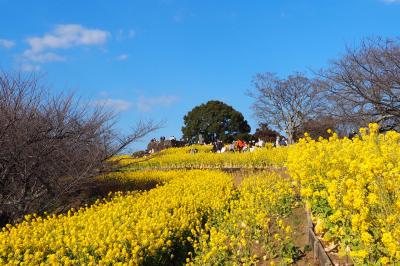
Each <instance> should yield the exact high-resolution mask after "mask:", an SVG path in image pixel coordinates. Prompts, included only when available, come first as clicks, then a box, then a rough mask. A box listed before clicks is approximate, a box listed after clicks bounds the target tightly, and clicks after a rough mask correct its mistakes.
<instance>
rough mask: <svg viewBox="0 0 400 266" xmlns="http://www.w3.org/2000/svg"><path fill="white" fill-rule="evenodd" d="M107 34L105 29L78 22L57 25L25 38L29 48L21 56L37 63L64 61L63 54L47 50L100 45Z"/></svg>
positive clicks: (108, 34) (104, 40)
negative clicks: (49, 30) (37, 34)
mask: <svg viewBox="0 0 400 266" xmlns="http://www.w3.org/2000/svg"><path fill="white" fill-rule="evenodd" d="M109 36H110V33H109V32H107V31H104V30H100V29H89V28H85V27H83V26H82V25H79V24H63V25H58V26H56V27H55V28H54V30H53V31H51V32H49V33H46V34H44V35H43V36H34V37H30V38H27V39H26V42H27V43H28V45H29V49H27V50H25V51H24V53H23V57H24V58H25V59H26V60H28V61H32V62H38V63H44V62H54V61H64V60H65V57H64V56H61V55H58V54H56V53H54V52H49V50H56V49H67V48H72V47H77V46H93V45H101V44H104V43H105V42H106V41H107V39H108V38H109Z"/></svg>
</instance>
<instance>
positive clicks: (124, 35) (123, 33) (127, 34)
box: [115, 29, 136, 41]
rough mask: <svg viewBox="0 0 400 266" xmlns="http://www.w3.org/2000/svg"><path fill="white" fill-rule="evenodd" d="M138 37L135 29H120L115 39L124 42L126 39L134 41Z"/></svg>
mask: <svg viewBox="0 0 400 266" xmlns="http://www.w3.org/2000/svg"><path fill="white" fill-rule="evenodd" d="M135 36H136V31H135V30H134V29H129V30H124V29H119V30H118V31H117V34H116V35H115V38H116V39H117V41H123V40H126V39H132V38H134V37H135Z"/></svg>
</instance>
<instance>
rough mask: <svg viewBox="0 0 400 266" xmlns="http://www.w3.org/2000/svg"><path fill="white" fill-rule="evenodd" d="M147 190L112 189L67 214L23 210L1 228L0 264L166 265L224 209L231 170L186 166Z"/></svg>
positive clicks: (189, 246) (187, 248) (181, 256)
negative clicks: (110, 193) (108, 195)
mask: <svg viewBox="0 0 400 266" xmlns="http://www.w3.org/2000/svg"><path fill="white" fill-rule="evenodd" d="M183 175H184V177H177V178H173V179H172V180H171V181H170V182H168V183H167V184H166V185H164V186H161V187H158V188H155V189H153V190H150V191H149V192H142V193H130V194H127V195H122V194H120V195H117V196H115V197H114V198H113V199H112V200H110V201H104V202H101V203H97V204H95V205H92V206H90V207H86V208H82V209H80V210H78V211H75V212H74V211H71V212H69V213H68V214H66V215H58V216H49V217H46V218H42V217H37V216H33V217H32V216H27V217H26V220H25V221H24V222H22V223H20V224H17V225H16V226H7V227H5V228H3V230H2V232H0V265H132V264H133V265H137V264H152V265H165V264H174V263H176V262H178V261H182V260H183V261H184V260H185V258H186V256H187V254H188V252H190V250H192V249H193V247H192V246H193V243H192V242H193V239H195V238H196V237H197V235H198V234H199V233H200V232H203V230H204V227H205V226H206V222H207V220H208V219H211V217H212V216H213V215H215V214H217V213H220V212H222V210H223V209H224V208H225V207H226V204H227V202H228V201H229V199H230V198H231V196H232V194H233V191H234V187H233V182H232V178H231V176H230V175H228V174H225V173H222V172H217V171H198V170H197V171H184V174H183Z"/></svg>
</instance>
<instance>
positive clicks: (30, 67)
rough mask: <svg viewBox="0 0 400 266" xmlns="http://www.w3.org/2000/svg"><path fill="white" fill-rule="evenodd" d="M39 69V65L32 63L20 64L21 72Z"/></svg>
mask: <svg viewBox="0 0 400 266" xmlns="http://www.w3.org/2000/svg"><path fill="white" fill-rule="evenodd" d="M39 70H40V66H39V65H34V64H22V65H21V71H23V72H36V71H39Z"/></svg>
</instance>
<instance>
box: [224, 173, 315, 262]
mask: <svg viewBox="0 0 400 266" xmlns="http://www.w3.org/2000/svg"><path fill="white" fill-rule="evenodd" d="M270 171H274V172H277V173H279V174H281V175H282V178H288V176H287V174H286V172H285V169H274V170H250V169H240V170H235V171H230V172H229V173H230V174H231V175H232V177H233V181H234V184H235V186H236V187H237V186H239V185H240V183H241V182H242V181H243V180H244V179H245V178H247V177H249V176H252V175H255V174H260V173H262V172H265V173H268V172H270ZM286 222H287V223H288V224H289V225H290V226H291V227H292V228H293V235H292V237H293V240H294V243H295V245H296V247H298V248H299V249H300V250H301V251H302V252H303V253H304V255H303V256H302V257H301V258H300V259H299V260H297V261H296V262H295V263H293V265H299V266H306V265H318V264H316V263H314V258H313V253H312V251H311V247H310V246H309V242H308V224H307V213H306V211H305V208H304V206H303V205H302V203H301V202H298V206H297V207H295V208H294V209H293V212H292V214H291V215H290V216H288V217H287V218H286ZM259 265H269V263H266V262H264V261H260V262H259Z"/></svg>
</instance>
